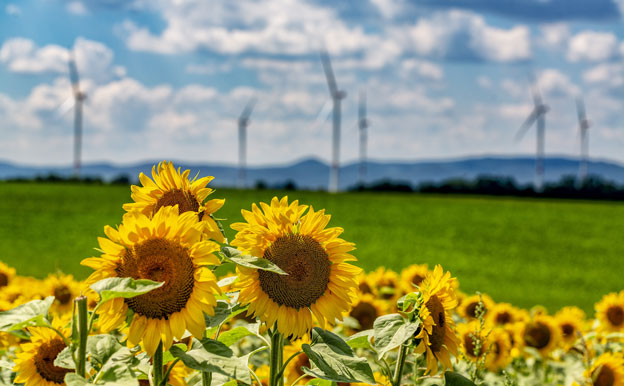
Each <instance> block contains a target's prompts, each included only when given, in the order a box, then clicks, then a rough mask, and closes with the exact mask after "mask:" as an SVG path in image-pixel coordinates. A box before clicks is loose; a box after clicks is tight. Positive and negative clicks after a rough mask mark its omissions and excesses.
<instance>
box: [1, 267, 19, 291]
mask: <svg viewBox="0 0 624 386" xmlns="http://www.w3.org/2000/svg"><path fill="white" fill-rule="evenodd" d="M14 276H15V268H12V267H9V266H8V265H6V264H4V263H3V262H1V261H0V288H2V287H6V286H7V285H9V283H10V282H11V280H12V279H13V277H14Z"/></svg>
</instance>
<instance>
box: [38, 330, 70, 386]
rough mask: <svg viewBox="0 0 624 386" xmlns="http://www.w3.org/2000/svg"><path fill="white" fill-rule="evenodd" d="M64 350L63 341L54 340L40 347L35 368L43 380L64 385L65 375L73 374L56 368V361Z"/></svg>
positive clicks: (67, 370) (68, 370)
mask: <svg viewBox="0 0 624 386" xmlns="http://www.w3.org/2000/svg"><path fill="white" fill-rule="evenodd" d="M64 348H65V343H64V342H63V341H62V340H61V339H53V340H51V341H49V342H45V343H43V344H42V345H41V346H40V347H39V350H38V351H37V354H36V355H35V367H36V368H37V373H38V374H39V375H40V376H41V378H43V379H45V380H46V381H48V382H54V383H58V384H63V383H64V382H65V380H64V379H65V374H67V373H70V372H73V370H70V369H64V368H62V367H57V366H54V359H56V356H57V355H58V354H59V353H60V352H61V351H63V349H64Z"/></svg>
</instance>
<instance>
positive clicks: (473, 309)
mask: <svg viewBox="0 0 624 386" xmlns="http://www.w3.org/2000/svg"><path fill="white" fill-rule="evenodd" d="M478 305H479V302H472V303H470V304H468V305H467V306H466V315H468V316H469V317H471V318H476V317H477V306H478Z"/></svg>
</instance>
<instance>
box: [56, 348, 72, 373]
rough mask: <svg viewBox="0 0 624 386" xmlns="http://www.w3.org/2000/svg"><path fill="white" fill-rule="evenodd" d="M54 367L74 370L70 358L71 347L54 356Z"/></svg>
mask: <svg viewBox="0 0 624 386" xmlns="http://www.w3.org/2000/svg"><path fill="white" fill-rule="evenodd" d="M54 366H56V367H60V368H63V369H72V370H75V369H76V364H75V363H74V358H72V352H71V347H65V348H64V349H63V350H62V351H61V352H60V353H58V354H57V355H56V358H54Z"/></svg>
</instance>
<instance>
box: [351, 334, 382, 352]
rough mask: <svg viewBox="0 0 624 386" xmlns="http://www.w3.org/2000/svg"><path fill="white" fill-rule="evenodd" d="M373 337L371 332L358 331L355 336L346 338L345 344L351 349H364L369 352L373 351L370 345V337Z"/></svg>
mask: <svg viewBox="0 0 624 386" xmlns="http://www.w3.org/2000/svg"><path fill="white" fill-rule="evenodd" d="M372 336H373V330H372V329H371V330H364V331H360V332H358V333H357V334H353V335H351V336H350V337H348V338H347V344H348V345H349V346H351V348H366V349H369V350H375V349H374V348H373V346H372V345H371V337H372Z"/></svg>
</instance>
